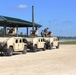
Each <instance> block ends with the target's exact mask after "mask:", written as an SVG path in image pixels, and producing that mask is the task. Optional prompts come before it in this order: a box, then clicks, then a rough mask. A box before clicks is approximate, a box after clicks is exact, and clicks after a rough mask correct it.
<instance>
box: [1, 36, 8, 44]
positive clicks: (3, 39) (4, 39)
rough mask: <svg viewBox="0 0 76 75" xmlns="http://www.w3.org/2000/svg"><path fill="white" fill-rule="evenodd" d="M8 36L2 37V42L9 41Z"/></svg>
mask: <svg viewBox="0 0 76 75" xmlns="http://www.w3.org/2000/svg"><path fill="white" fill-rule="evenodd" d="M8 39H9V38H8V37H7V38H5V37H2V38H0V43H3V42H7V41H8Z"/></svg>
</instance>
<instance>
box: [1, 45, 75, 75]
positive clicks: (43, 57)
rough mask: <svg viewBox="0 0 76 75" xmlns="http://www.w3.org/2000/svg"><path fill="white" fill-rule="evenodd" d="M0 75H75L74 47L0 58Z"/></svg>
mask: <svg viewBox="0 0 76 75" xmlns="http://www.w3.org/2000/svg"><path fill="white" fill-rule="evenodd" d="M0 75H76V45H61V46H60V48H59V49H52V50H46V51H39V52H36V53H31V52H28V53H27V54H21V53H20V54H14V55H13V56H11V57H6V56H0Z"/></svg>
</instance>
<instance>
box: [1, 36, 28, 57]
mask: <svg viewBox="0 0 76 75" xmlns="http://www.w3.org/2000/svg"><path fill="white" fill-rule="evenodd" d="M14 51H22V53H23V54H25V53H26V52H27V44H26V43H24V39H23V38H22V37H0V52H3V54H4V55H6V56H12V55H13V52H14Z"/></svg>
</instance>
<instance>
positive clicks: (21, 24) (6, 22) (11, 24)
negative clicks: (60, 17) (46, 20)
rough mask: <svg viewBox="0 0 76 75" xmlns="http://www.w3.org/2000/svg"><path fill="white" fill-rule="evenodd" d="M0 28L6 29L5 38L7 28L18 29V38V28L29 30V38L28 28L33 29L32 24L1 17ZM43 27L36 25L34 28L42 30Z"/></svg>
mask: <svg viewBox="0 0 76 75" xmlns="http://www.w3.org/2000/svg"><path fill="white" fill-rule="evenodd" d="M0 26H3V27H4V36H5V34H6V27H17V36H18V27H26V28H27V36H28V27H33V24H32V22H29V21H26V20H22V19H18V18H12V17H7V16H0ZM41 26H42V25H40V24H36V23H34V27H37V28H40V27H41Z"/></svg>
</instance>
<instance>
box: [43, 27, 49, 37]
mask: <svg viewBox="0 0 76 75" xmlns="http://www.w3.org/2000/svg"><path fill="white" fill-rule="evenodd" d="M48 29H49V28H45V29H44V33H45V37H47V34H48Z"/></svg>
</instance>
